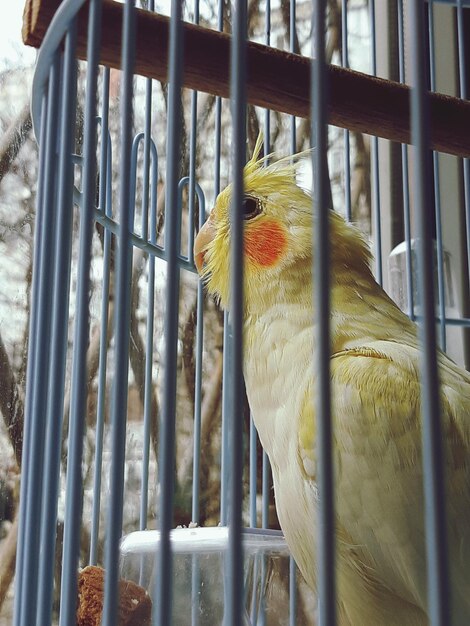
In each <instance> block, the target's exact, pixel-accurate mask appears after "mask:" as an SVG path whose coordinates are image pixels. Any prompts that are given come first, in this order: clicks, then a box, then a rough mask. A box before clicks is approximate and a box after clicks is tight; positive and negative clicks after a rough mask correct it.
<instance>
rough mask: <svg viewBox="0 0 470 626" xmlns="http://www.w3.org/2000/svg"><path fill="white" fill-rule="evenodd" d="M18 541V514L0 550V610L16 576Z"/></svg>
mask: <svg viewBox="0 0 470 626" xmlns="http://www.w3.org/2000/svg"><path fill="white" fill-rule="evenodd" d="M17 539H18V514H16V515H15V519H14V521H13V524H12V525H11V527H10V530H9V531H8V535H7V536H6V538H5V539H4V541H3V543H2V547H1V550H0V608H1V607H2V605H3V602H4V600H5V596H6V594H7V592H8V589H9V588H10V585H11V581H12V580H13V576H14V575H15V560H16V543H17Z"/></svg>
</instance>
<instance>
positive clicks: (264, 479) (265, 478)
mask: <svg viewBox="0 0 470 626" xmlns="http://www.w3.org/2000/svg"><path fill="white" fill-rule="evenodd" d="M265 43H266V45H267V46H270V45H271V0H266V17H265ZM270 151H271V112H270V111H269V109H265V111H264V156H267V155H268V154H269V153H270ZM265 164H266V165H267V161H265ZM269 476H270V467H269V460H268V455H267V454H266V452H265V451H264V450H263V452H262V469H261V526H262V528H267V527H268V526H269ZM261 611H262V618H263V620H264V604H263V605H262V607H261Z"/></svg>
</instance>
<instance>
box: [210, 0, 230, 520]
mask: <svg viewBox="0 0 470 626" xmlns="http://www.w3.org/2000/svg"><path fill="white" fill-rule="evenodd" d="M223 28H224V0H219V3H218V14H217V29H218V30H219V31H223ZM221 135H222V99H221V98H220V97H219V96H217V98H216V101H215V163H214V165H215V167H214V198H217V196H218V195H219V193H220V159H221ZM229 363H230V340H229V317H228V313H227V311H224V330H223V354H222V372H223V375H222V441H221V446H220V447H221V451H220V523H221V524H222V526H225V525H226V524H227V509H228V504H227V495H228V493H227V492H228V455H227V452H228V417H227V416H228V412H229V410H230V406H229V401H228V395H229V394H228V389H227V386H228V371H229Z"/></svg>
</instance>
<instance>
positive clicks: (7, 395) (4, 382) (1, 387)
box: [0, 334, 24, 467]
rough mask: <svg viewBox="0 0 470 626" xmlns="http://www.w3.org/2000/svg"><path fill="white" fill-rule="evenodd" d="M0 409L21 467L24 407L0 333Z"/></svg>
mask: <svg viewBox="0 0 470 626" xmlns="http://www.w3.org/2000/svg"><path fill="white" fill-rule="evenodd" d="M0 409H1V411H2V414H3V419H4V422H5V426H6V427H7V431H8V436H9V438H10V442H11V445H12V447H13V450H14V452H15V458H16V461H17V463H18V466H19V467H21V455H22V450H23V417H24V407H23V402H22V400H21V398H20V392H19V388H18V385H17V384H16V380H15V375H14V373H13V369H12V367H11V363H10V359H9V358H8V354H7V351H6V348H5V344H4V343H3V338H2V336H1V334H0Z"/></svg>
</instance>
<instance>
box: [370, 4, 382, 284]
mask: <svg viewBox="0 0 470 626" xmlns="http://www.w3.org/2000/svg"><path fill="white" fill-rule="evenodd" d="M369 12H370V25H371V66H372V67H371V69H372V75H373V76H376V75H377V38H376V27H375V0H369ZM370 140H371V157H372V197H373V205H374V218H375V272H376V279H377V282H378V283H379V285H382V283H383V270H382V223H381V217H380V213H381V212H380V187H379V184H380V183H379V140H378V138H377V137H375V135H372V137H371V138H370Z"/></svg>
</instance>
